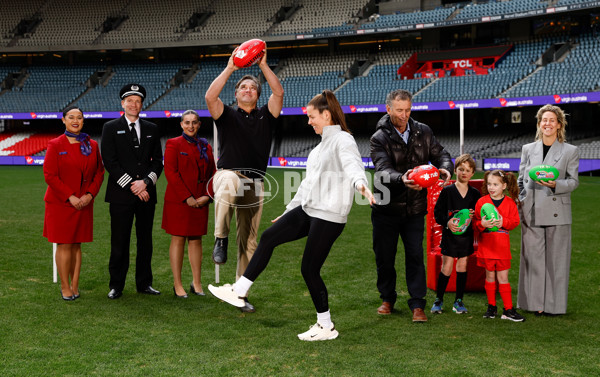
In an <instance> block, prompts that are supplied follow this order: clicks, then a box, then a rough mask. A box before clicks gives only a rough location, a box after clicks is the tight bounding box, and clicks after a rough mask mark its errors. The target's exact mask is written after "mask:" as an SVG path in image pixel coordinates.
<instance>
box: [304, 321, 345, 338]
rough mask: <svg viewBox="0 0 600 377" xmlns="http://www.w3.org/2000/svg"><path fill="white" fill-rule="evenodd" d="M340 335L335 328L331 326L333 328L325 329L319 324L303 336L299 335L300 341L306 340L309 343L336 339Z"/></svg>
mask: <svg viewBox="0 0 600 377" xmlns="http://www.w3.org/2000/svg"><path fill="white" fill-rule="evenodd" d="M338 335H340V334H339V333H338V332H337V330H336V329H335V326H333V324H332V325H331V328H327V329H326V328H324V327H323V326H321V325H320V324H319V322H317V323H315V324H314V325H312V326H311V327H310V329H308V331H307V332H303V333H302V334H298V339H300V340H306V341H308V342H312V341H315V340H331V339H335V338H337V337H338Z"/></svg>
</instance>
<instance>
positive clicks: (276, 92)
mask: <svg viewBox="0 0 600 377" xmlns="http://www.w3.org/2000/svg"><path fill="white" fill-rule="evenodd" d="M264 51H265V54H264V55H263V57H262V59H260V62H259V63H258V66H259V68H260V70H261V71H262V73H263V75H264V76H265V79H267V83H269V87H270V88H271V91H272V92H273V94H271V97H269V102H268V105H269V112H270V113H271V114H272V115H273V116H274V117H275V118H277V117H279V115H280V114H281V109H282V108H283V86H282V85H281V82H280V81H279V78H277V76H276V75H275V73H274V72H273V71H272V70H271V67H269V65H268V64H267V46H265V50H264Z"/></svg>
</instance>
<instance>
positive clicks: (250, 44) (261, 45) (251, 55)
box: [233, 39, 266, 68]
mask: <svg viewBox="0 0 600 377" xmlns="http://www.w3.org/2000/svg"><path fill="white" fill-rule="evenodd" d="M265 46H266V44H265V42H264V41H263V40H260V39H250V40H249V41H246V42H244V43H242V44H241V45H240V47H238V50H237V52H236V53H235V55H234V57H233V64H235V65H236V66H238V67H240V68H248V67H250V66H251V65H252V64H254V63H256V62H257V61H259V60H260V59H262V57H263V55H264V54H265V51H264V50H265Z"/></svg>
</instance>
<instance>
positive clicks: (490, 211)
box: [481, 203, 499, 232]
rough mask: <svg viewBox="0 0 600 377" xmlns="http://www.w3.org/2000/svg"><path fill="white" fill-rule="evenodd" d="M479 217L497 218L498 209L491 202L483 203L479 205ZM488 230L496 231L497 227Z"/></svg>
mask: <svg viewBox="0 0 600 377" xmlns="http://www.w3.org/2000/svg"><path fill="white" fill-rule="evenodd" d="M481 218H482V219H483V218H485V219H486V220H498V218H499V215H498V210H497V209H496V206H494V205H493V204H492V203H485V204H484V205H482V206H481ZM489 231H490V232H497V231H498V227H497V226H495V227H493V228H489Z"/></svg>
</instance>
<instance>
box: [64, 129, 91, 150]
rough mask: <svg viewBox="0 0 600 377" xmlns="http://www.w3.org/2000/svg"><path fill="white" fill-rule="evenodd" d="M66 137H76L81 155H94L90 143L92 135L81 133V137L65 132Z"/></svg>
mask: <svg viewBox="0 0 600 377" xmlns="http://www.w3.org/2000/svg"><path fill="white" fill-rule="evenodd" d="M65 135H67V136H68V137H74V138H75V140H77V141H78V142H79V145H80V148H81V154H82V155H84V156H89V155H90V153H92V144H91V143H90V135H88V134H86V133H83V132H80V133H79V135H77V134H74V133H72V132H69V131H65Z"/></svg>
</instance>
